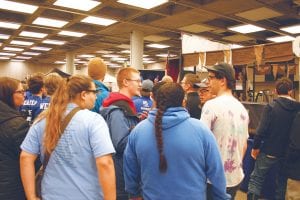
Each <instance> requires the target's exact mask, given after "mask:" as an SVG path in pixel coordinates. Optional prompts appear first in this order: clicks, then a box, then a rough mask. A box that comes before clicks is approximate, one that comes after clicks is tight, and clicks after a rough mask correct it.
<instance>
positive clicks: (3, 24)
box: [0, 21, 21, 29]
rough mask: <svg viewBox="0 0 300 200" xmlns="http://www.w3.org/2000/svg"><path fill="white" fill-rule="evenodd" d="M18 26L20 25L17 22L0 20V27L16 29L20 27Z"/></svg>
mask: <svg viewBox="0 0 300 200" xmlns="http://www.w3.org/2000/svg"><path fill="white" fill-rule="evenodd" d="M20 26H21V25H20V24H17V23H13V22H3V21H0V27H1V28H7V29H18V28H20Z"/></svg>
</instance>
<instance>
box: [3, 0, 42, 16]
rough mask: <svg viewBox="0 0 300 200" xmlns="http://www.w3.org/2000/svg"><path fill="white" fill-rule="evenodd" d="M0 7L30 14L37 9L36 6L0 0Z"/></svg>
mask: <svg viewBox="0 0 300 200" xmlns="http://www.w3.org/2000/svg"><path fill="white" fill-rule="evenodd" d="M0 8H2V9H5V10H12V11H16V12H22V13H28V14H32V13H34V12H35V11H36V10H37V9H38V6H34V5H29V4H24V3H17V2H13V1H6V0H0Z"/></svg>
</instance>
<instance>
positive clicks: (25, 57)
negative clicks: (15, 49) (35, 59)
mask: <svg viewBox="0 0 300 200" xmlns="http://www.w3.org/2000/svg"><path fill="white" fill-rule="evenodd" d="M16 58H17V59H25V60H28V59H30V58H32V57H27V56H17V57H16Z"/></svg>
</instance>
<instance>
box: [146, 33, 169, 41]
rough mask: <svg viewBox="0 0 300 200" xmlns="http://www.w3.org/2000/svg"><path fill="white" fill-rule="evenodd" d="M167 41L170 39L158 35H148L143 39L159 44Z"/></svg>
mask: <svg viewBox="0 0 300 200" xmlns="http://www.w3.org/2000/svg"><path fill="white" fill-rule="evenodd" d="M168 39H170V38H169V37H163V36H159V35H148V36H146V37H144V40H147V41H152V42H161V41H164V40H168Z"/></svg>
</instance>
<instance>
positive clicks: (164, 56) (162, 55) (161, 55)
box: [156, 53, 176, 58]
mask: <svg viewBox="0 0 300 200" xmlns="http://www.w3.org/2000/svg"><path fill="white" fill-rule="evenodd" d="M156 56H157V57H162V58H167V57H168V56H169V57H176V55H175V54H163V53H161V54H156Z"/></svg>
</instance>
